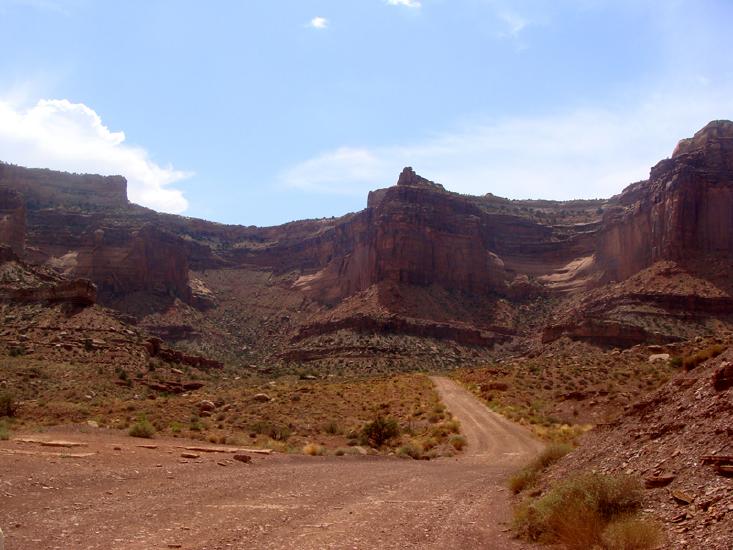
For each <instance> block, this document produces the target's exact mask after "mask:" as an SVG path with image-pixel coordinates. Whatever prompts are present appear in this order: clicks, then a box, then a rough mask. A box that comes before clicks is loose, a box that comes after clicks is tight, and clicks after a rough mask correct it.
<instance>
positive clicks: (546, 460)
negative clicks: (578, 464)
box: [509, 443, 573, 494]
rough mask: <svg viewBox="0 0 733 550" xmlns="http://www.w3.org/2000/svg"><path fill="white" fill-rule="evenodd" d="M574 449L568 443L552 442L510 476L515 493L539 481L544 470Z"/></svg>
mask: <svg viewBox="0 0 733 550" xmlns="http://www.w3.org/2000/svg"><path fill="white" fill-rule="evenodd" d="M572 450H573V447H572V446H571V445H568V444H567V443H552V444H550V445H548V446H547V447H545V449H544V450H543V451H542V452H541V453H540V455H539V456H538V457H537V458H535V459H534V460H533V461H532V462H530V463H529V464H527V465H526V466H525V467H524V468H522V469H521V470H519V471H518V472H517V473H515V474H514V475H513V476H512V477H510V478H509V488H510V489H511V490H512V492H513V493H514V494H517V493H520V492H522V491H523V490H524V489H526V488H528V487H531V486H532V485H534V484H535V483H536V482H537V478H538V477H539V475H540V473H541V472H542V470H544V469H546V468H549V467H550V466H551V465H553V464H554V463H555V462H557V461H558V460H560V459H561V458H562V457H564V456H565V455H566V454H568V453H569V452H570V451H572Z"/></svg>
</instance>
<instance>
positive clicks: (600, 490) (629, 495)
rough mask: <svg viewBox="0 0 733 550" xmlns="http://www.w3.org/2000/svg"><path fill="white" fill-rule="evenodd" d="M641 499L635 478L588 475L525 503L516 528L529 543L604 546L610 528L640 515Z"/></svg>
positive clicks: (588, 546)
mask: <svg viewBox="0 0 733 550" xmlns="http://www.w3.org/2000/svg"><path fill="white" fill-rule="evenodd" d="M641 499H642V487H641V483H640V482H639V481H638V480H636V479H634V478H631V477H627V476H605V475H601V474H585V475H581V476H578V477H575V478H571V479H569V480H567V481H565V482H562V483H560V484H557V485H556V486H554V487H553V488H552V489H551V490H550V491H548V492H547V494H545V495H544V496H543V497H541V498H539V499H538V500H535V501H528V502H524V503H523V504H522V505H520V506H519V507H518V508H517V509H516V510H515V514H514V526H515V529H516V530H517V532H518V533H519V534H520V535H521V536H523V537H525V538H527V539H529V540H532V541H539V542H545V543H551V544H562V545H565V546H566V547H567V548H570V549H576V550H581V549H583V550H585V549H587V548H594V547H596V546H600V545H602V544H603V540H602V537H603V534H604V532H605V530H606V528H607V527H608V526H609V525H610V524H612V523H614V522H616V521H619V520H621V519H624V518H630V517H632V516H633V514H635V513H637V512H638V511H639V510H640V508H641ZM638 548H639V549H641V548H650V547H638Z"/></svg>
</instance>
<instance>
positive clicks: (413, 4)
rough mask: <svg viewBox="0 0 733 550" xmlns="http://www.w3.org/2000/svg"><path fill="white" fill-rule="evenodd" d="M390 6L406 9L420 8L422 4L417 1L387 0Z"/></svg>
mask: <svg viewBox="0 0 733 550" xmlns="http://www.w3.org/2000/svg"><path fill="white" fill-rule="evenodd" d="M387 4H389V5H390V6H405V7H407V8H421V7H422V3H421V2H420V1H419V0H387Z"/></svg>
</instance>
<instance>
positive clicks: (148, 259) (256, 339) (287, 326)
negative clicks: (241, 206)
mask: <svg viewBox="0 0 733 550" xmlns="http://www.w3.org/2000/svg"><path fill="white" fill-rule="evenodd" d="M490 183H491V182H487V187H488V186H490ZM0 244H2V245H4V246H5V249H4V250H5V252H4V253H3V254H4V255H5V256H7V258H4V260H3V261H5V260H9V259H10V258H11V256H12V257H13V258H14V257H16V256H17V260H18V261H21V262H23V264H24V265H30V266H39V267H42V268H43V269H46V270H50V271H49V273H50V272H53V274H54V275H53V277H58V278H62V279H63V281H57V282H56V283H55V286H53V288H51V287H49V286H48V285H46V286H45V287H44V289H43V291H42V292H41V294H37V295H35V298H33V296H34V294H33V292H30V293H29V291H28V290H27V289H26V290H23V289H15V290H14V291H13V292H15V294H13V298H12V299H18V300H29V299H47V300H56V299H63V300H68V301H72V302H74V301H76V302H77V303H81V304H84V303H93V302H94V301H98V302H99V303H100V304H101V305H103V306H106V307H109V308H111V309H112V310H115V311H117V312H119V313H120V314H124V315H126V316H127V317H126V318H128V319H131V320H134V321H135V322H136V323H137V324H138V325H139V326H140V327H143V328H144V329H145V330H147V331H148V332H149V333H152V334H155V335H157V336H160V337H161V338H162V339H163V340H167V341H168V343H171V344H173V343H175V342H178V341H182V340H197V341H204V342H206V341H209V342H211V343H212V348H213V349H214V351H212V354H213V355H214V356H216V358H217V359H224V360H227V361H229V360H238V359H236V358H240V359H241V357H243V356H246V359H243V360H244V361H247V362H255V363H257V362H266V361H269V362H286V363H287V362H293V361H296V362H304V361H305V362H307V361H317V360H324V359H327V358H334V357H344V356H348V357H352V358H354V357H356V358H357V359H358V358H360V357H361V358H363V357H368V356H369V355H370V353H371V352H374V350H370V349H368V348H364V347H363V346H364V344H363V343H360V341H359V340H355V341H354V342H352V343H351V344H350V345H345V344H344V342H343V341H338V342H337V341H336V339H332V338H330V337H329V335H333V334H335V333H339V332H340V333H343V332H344V331H345V332H347V333H351V334H357V335H358V334H361V333H368V334H375V333H376V334H384V335H388V336H389V335H404V336H409V337H413V338H418V339H421V338H432V339H436V340H438V341H442V342H449V343H453V344H456V345H461V346H473V347H475V348H481V349H492V348H493V347H495V346H497V345H502V346H505V347H507V349H511V350H513V351H515V352H516V351H520V352H526V351H530V350H532V349H537V348H539V347H541V346H542V345H543V344H546V343H548V342H552V341H553V340H556V339H558V338H561V337H569V338H573V339H578V340H584V341H587V342H590V343H593V344H598V345H603V346H606V345H613V346H621V347H628V346H632V345H635V344H639V343H668V342H674V341H677V340H681V339H686V338H690V337H692V336H697V335H710V334H713V333H715V332H716V331H718V332H719V331H721V330H722V331H725V330H727V329H728V328H729V327H730V326H731V321H732V320H733V295H731V290H732V289H731V285H732V283H733V281H731V279H730V276H729V273H730V268H731V260H732V259H733V122H730V121H713V122H711V123H709V124H708V125H707V126H705V127H704V128H703V129H702V130H700V131H699V132H697V133H696V134H695V135H694V136H693V137H692V138H690V139H684V140H682V141H680V142H679V144H678V145H677V147H676V148H675V150H674V153H673V154H672V156H671V158H668V159H664V160H662V161H661V162H659V163H658V164H656V165H655V166H654V167H653V168H652V169H651V172H650V175H649V179H647V180H644V181H640V182H636V183H632V184H631V185H629V186H628V187H626V188H625V189H624V190H623V191H622V192H621V193H620V194H618V195H615V196H613V197H611V198H609V199H597V200H574V201H565V202H553V201H544V200H508V199H504V198H499V197H496V196H494V195H492V194H490V193H488V194H486V195H484V196H467V195H460V194H457V193H452V192H449V191H447V190H445V189H444V188H443V187H442V186H441V185H439V184H437V183H434V182H431V181H429V180H427V179H425V178H423V177H421V176H419V175H417V174H416V173H415V172H414V171H413V170H412V169H411V168H405V169H404V170H403V172H402V173H401V174H400V175H399V179H398V180H397V183H396V185H393V186H391V187H387V188H384V189H379V190H376V191H373V192H371V193H369V196H368V200H367V207H366V208H365V209H364V210H362V211H360V212H356V213H351V214H347V215H345V216H342V217H340V218H332V219H318V220H303V221H295V222H292V223H288V224H285V225H281V226H277V227H264V228H260V227H252V226H250V227H245V226H235V225H222V224H218V223H213V222H208V221H205V220H198V219H192V218H186V217H181V216H174V215H167V214H160V213H157V212H154V211H152V210H149V209H147V208H143V207H141V206H138V205H135V204H132V203H130V202H129V201H128V199H127V194H126V181H125V180H124V178H122V177H119V176H114V177H101V176H92V175H75V174H67V173H60V172H54V171H51V170H38V169H27V168H22V167H18V166H14V165H10V164H0ZM11 251H12V252H11ZM48 276H49V277H52V276H51V275H48ZM92 283H93V285H92ZM7 292H10V291H6V296H5V298H4V299H6V300H8V299H11V298H10V297H9V296H10V295H9V294H7ZM44 292H45V294H43V293H44ZM451 345H452V344H451ZM216 349H221V350H222V351H221V354H218V352H217V351H216ZM461 349H463V348H461ZM233 350H234V351H233ZM225 351H226V352H225ZM372 354H373V353H372Z"/></svg>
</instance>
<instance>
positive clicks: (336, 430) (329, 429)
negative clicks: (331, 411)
mask: <svg viewBox="0 0 733 550" xmlns="http://www.w3.org/2000/svg"><path fill="white" fill-rule="evenodd" d="M323 431H324V432H326V433H327V434H331V435H337V434H340V433H341V428H340V427H339V425H338V423H337V422H336V421H335V420H331V421H329V422H326V425H325V426H323Z"/></svg>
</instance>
